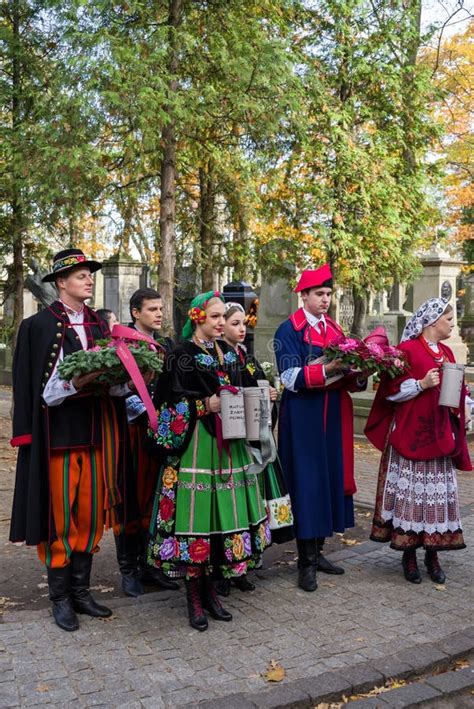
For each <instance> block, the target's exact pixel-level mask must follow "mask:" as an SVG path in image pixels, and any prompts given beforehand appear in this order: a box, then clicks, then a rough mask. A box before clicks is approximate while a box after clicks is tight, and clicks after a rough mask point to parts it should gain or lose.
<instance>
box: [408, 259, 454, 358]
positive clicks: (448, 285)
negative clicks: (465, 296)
mask: <svg viewBox="0 0 474 709" xmlns="http://www.w3.org/2000/svg"><path fill="white" fill-rule="evenodd" d="M421 263H422V264H423V273H422V274H421V276H420V278H419V279H418V280H417V281H415V283H414V284H413V311H414V312H415V311H416V309H417V308H418V307H419V306H420V305H421V304H422V303H424V301H425V300H428V298H446V300H448V301H449V303H450V305H452V307H453V314H454V330H453V334H452V335H451V337H450V338H449V341H448V342H447V343H446V344H447V345H448V346H449V347H450V348H451V349H452V350H453V352H454V356H455V357H456V360H457V361H458V362H459V363H460V364H465V363H466V361H467V347H466V345H465V344H464V342H463V341H462V340H461V337H460V335H459V330H458V324H457V312H456V311H457V309H456V279H457V277H458V275H459V273H460V271H461V266H462V261H460V260H459V259H455V258H452V257H451V256H450V255H449V254H448V253H446V252H443V251H441V250H438V249H436V248H435V247H433V249H432V250H431V251H430V252H429V253H427V254H425V255H424V256H422V258H421Z"/></svg>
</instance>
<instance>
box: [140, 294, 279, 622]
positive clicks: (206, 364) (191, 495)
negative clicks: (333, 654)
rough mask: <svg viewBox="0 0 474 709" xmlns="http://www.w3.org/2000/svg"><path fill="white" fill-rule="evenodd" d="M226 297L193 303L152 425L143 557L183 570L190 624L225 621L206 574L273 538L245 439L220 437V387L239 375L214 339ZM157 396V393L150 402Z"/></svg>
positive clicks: (247, 558) (242, 565) (244, 563)
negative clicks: (156, 450)
mask: <svg viewBox="0 0 474 709" xmlns="http://www.w3.org/2000/svg"><path fill="white" fill-rule="evenodd" d="M223 327H224V300H223V298H222V296H221V295H220V294H219V293H217V292H214V291H209V292H208V293H202V294H200V295H198V296H196V298H194V300H193V301H192V302H191V307H190V310H189V313H188V319H187V321H186V323H185V325H184V328H183V332H182V336H183V339H184V342H183V343H182V344H181V345H179V346H178V347H177V348H176V349H175V350H174V351H173V353H171V355H170V356H169V357H168V358H167V361H166V366H167V371H166V375H165V377H164V383H163V386H162V387H161V389H160V395H161V397H162V399H163V392H165V395H164V397H165V401H162V403H161V405H160V406H159V409H158V414H159V425H158V430H157V432H156V433H153V432H150V435H151V436H152V438H153V441H154V443H155V444H156V445H158V446H160V447H161V448H164V449H165V450H166V451H168V455H167V458H166V459H165V462H164V465H163V467H162V471H161V475H160V480H159V482H158V488H157V492H156V496H155V505H154V509H153V514H152V521H151V527H150V532H151V538H150V543H149V550H148V561H149V563H151V564H153V565H155V566H157V567H160V568H162V569H163V571H164V572H165V573H166V574H168V575H169V576H171V577H178V576H185V578H186V590H187V600H188V613H189V620H190V624H191V626H192V627H193V628H196V629H197V630H206V628H207V618H206V615H205V613H204V610H207V611H208V612H209V613H210V615H211V616H212V617H213V618H215V619H216V620H224V621H229V620H232V616H231V614H230V613H229V612H228V611H226V610H225V609H224V608H223V607H222V606H221V604H220V601H219V599H218V596H217V595H216V592H215V589H214V585H213V582H212V574H213V572H214V571H219V573H220V574H222V575H223V576H224V577H227V578H231V577H238V576H241V575H242V574H245V573H246V572H247V570H248V569H249V568H252V566H253V565H254V563H255V559H256V558H258V556H259V555H260V554H261V553H262V552H263V550H264V549H265V548H266V547H267V546H268V545H269V543H270V542H271V536H270V531H269V527H268V522H267V516H266V510H265V506H264V501H263V499H262V495H261V493H260V488H259V485H258V479H257V475H256V474H255V473H252V472H251V471H249V470H248V468H249V466H250V464H251V463H252V461H251V459H250V455H249V453H248V452H247V449H246V447H245V445H244V442H243V441H240V440H236V441H224V440H223V439H222V430H221V421H220V417H219V416H218V414H219V411H220V397H219V394H220V390H221V388H222V387H232V386H233V385H235V384H238V383H239V376H240V375H239V365H238V361H237V356H236V354H235V352H233V351H232V350H231V349H230V348H229V347H228V346H227V345H226V344H225V343H224V342H222V341H220V340H219V341H218V338H219V337H220V336H221V334H222V330H223ZM156 403H158V402H156Z"/></svg>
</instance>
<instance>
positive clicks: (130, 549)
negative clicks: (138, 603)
mask: <svg viewBox="0 0 474 709" xmlns="http://www.w3.org/2000/svg"><path fill="white" fill-rule="evenodd" d="M114 539H115V549H116V552H117V561H118V565H119V569H120V573H121V574H122V590H123V592H124V594H125V595H126V596H131V597H132V598H136V597H137V596H141V595H143V593H145V591H144V589H143V586H142V584H141V582H140V569H139V565H138V556H139V553H140V538H139V535H138V534H125V533H124V532H121V533H120V534H114Z"/></svg>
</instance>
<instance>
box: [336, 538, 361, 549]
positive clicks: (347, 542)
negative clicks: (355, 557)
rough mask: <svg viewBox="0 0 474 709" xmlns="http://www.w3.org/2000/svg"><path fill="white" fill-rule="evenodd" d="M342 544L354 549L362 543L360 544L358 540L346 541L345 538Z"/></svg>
mask: <svg viewBox="0 0 474 709" xmlns="http://www.w3.org/2000/svg"><path fill="white" fill-rule="evenodd" d="M341 543H342V544H345V545H346V547H353V546H355V545H356V544H360V543H361V542H358V541H357V539H346V538H345V537H343V538H342V539H341Z"/></svg>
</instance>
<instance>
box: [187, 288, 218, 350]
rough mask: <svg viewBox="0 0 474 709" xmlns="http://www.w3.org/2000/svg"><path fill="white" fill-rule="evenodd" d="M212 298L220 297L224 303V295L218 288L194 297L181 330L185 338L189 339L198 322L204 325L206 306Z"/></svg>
mask: <svg viewBox="0 0 474 709" xmlns="http://www.w3.org/2000/svg"><path fill="white" fill-rule="evenodd" d="M211 298H219V299H220V300H222V302H223V303H224V297H223V296H222V295H221V294H220V293H219V291H216V290H210V291H207V293H200V294H199V295H197V296H196V297H195V298H193V299H192V301H191V303H190V307H189V310H188V317H187V320H186V322H185V323H184V326H183V329H182V331H181V336H182V338H183V339H184V340H189V339H190V338H191V337H192V335H193V330H194V327H195V326H196V324H199V325H202V323H203V322H204V321H205V320H206V307H207V304H208V303H209V301H210V300H211Z"/></svg>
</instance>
